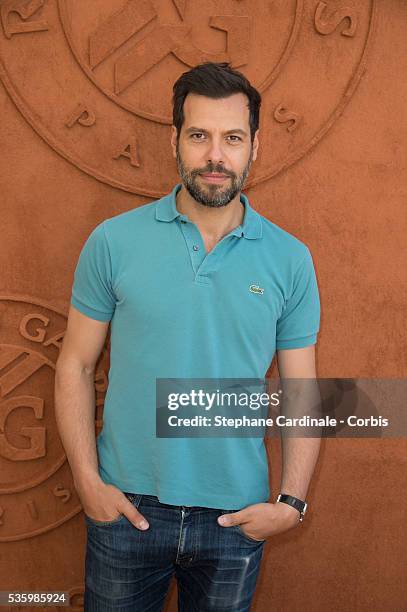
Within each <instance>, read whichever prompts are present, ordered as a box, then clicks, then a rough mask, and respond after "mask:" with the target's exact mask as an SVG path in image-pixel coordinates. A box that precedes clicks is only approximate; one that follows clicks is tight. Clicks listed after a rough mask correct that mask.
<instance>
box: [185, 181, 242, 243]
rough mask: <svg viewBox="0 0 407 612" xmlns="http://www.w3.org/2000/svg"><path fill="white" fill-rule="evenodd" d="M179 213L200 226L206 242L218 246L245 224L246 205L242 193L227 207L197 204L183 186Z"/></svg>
mask: <svg viewBox="0 0 407 612" xmlns="http://www.w3.org/2000/svg"><path fill="white" fill-rule="evenodd" d="M176 207H177V210H178V212H180V213H181V214H183V215H187V217H188V219H189V220H190V221H192V223H195V225H197V226H198V229H199V231H200V232H201V234H202V236H203V238H204V239H205V242H206V241H207V242H209V243H211V244H212V245H214V244H216V243H217V242H219V240H221V239H222V238H223V236H226V234H229V232H231V231H232V230H234V229H235V227H237V226H238V225H240V224H241V223H242V222H243V217H244V205H243V204H242V202H241V201H240V192H239V193H238V194H237V195H236V197H235V198H233V200H231V201H230V202H229V204H227V205H226V206H220V207H216V206H205V205H204V204H201V203H200V202H197V201H196V200H195V199H194V198H193V197H192V196H191V195H190V193H189V192H188V191H187V190H186V189H185V187H184V186H183V185H182V187H181V189H180V190H179V191H178V193H177V195H176Z"/></svg>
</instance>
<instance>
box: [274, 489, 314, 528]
mask: <svg viewBox="0 0 407 612" xmlns="http://www.w3.org/2000/svg"><path fill="white" fill-rule="evenodd" d="M277 501H278V502H283V503H285V504H288V505H289V506H292V507H293V508H295V509H296V510H298V512H299V513H300V518H299V520H300V522H301V523H302V521H303V520H304V515H305V513H306V511H307V507H308V504H307V502H305V501H302V500H301V499H298V498H297V497H294V496H293V495H286V494H285V493H280V494H279V495H278V497H277Z"/></svg>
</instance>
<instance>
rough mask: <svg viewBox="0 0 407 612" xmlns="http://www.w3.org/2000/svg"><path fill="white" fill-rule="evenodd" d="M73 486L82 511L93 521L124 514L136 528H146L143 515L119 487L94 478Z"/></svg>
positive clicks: (110, 519) (112, 518) (146, 523)
mask: <svg viewBox="0 0 407 612" xmlns="http://www.w3.org/2000/svg"><path fill="white" fill-rule="evenodd" d="M75 488H76V490H77V492H78V495H79V497H80V499H81V502H82V507H83V511H84V513H85V514H86V515H87V516H89V517H90V518H91V519H92V518H93V519H94V520H95V521H114V520H115V519H117V518H119V516H120V515H121V514H124V515H125V516H126V517H127V518H128V519H129V521H130V522H131V523H133V525H134V526H135V527H137V529H143V530H145V529H148V527H149V524H148V522H147V521H146V519H145V518H144V516H143V515H142V514H141V513H140V512H139V511H138V510H137V509H136V508H135V507H134V506H133V504H132V503H131V501H130V500H129V499H127V497H126V496H125V495H124V493H123V492H122V491H120V489H118V488H117V487H115V486H114V485H111V484H106V483H104V482H103V480H102V479H96V480H94V481H92V483H91V484H89V483H87V484H86V487H85V485H82V486H78V485H76V484H75Z"/></svg>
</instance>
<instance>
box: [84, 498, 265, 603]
mask: <svg viewBox="0 0 407 612" xmlns="http://www.w3.org/2000/svg"><path fill="white" fill-rule="evenodd" d="M124 494H125V495H126V497H127V498H128V499H129V500H130V501H131V502H132V503H133V505H134V506H135V507H136V508H138V509H139V511H140V512H141V514H143V515H144V516H145V517H146V519H147V520H148V522H149V525H150V526H149V528H148V529H147V530H145V531H142V530H140V529H138V528H137V527H135V526H134V525H133V524H132V523H131V522H130V521H129V520H128V519H127V517H126V516H124V515H123V514H122V515H120V516H119V517H118V518H116V519H114V520H113V521H107V522H100V521H96V520H95V519H92V518H90V517H89V516H87V515H85V522H86V526H87V545H86V560H85V597H84V604H85V607H84V610H85V612H110V611H111V610H115V611H116V612H118V611H120V612H130V611H132V612H159V611H161V610H163V606H164V601H165V598H166V594H167V592H168V589H169V586H170V581H171V578H172V576H173V575H175V577H176V580H177V586H178V609H179V611H180V612H206V611H208V612H209V611H216V612H248V611H249V610H250V603H251V600H252V598H253V595H254V591H255V588H256V580H257V575H258V572H259V569H260V561H261V558H262V554H263V549H264V543H265V540H254V539H252V538H251V537H249V536H247V535H246V534H245V533H244V532H243V531H242V529H241V528H240V527H239V526H237V525H234V526H232V527H221V525H219V524H218V522H217V518H218V516H220V515H221V514H226V513H231V512H235V510H228V509H222V508H221V509H215V508H205V507H201V506H173V505H169V504H163V503H161V502H160V501H159V500H158V497H155V496H153V495H142V494H137V493H127V492H124Z"/></svg>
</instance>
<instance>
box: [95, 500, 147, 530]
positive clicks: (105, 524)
mask: <svg viewBox="0 0 407 612" xmlns="http://www.w3.org/2000/svg"><path fill="white" fill-rule="evenodd" d="M123 493H124V495H125V496H126V497H127V499H128V500H129V501H131V503H132V504H133V506H135V507H136V508H138V506H139V505H140V502H141V498H142V497H143V495H142V494H141V493H128V492H126V491H123ZM84 514H85V520H86V521H87V522H88V524H90V525H95V526H96V527H110V526H111V525H116V524H117V523H120V522H121V521H122V520H123V519H124V518H126V515H125V514H122V513H120V514H119V515H118V516H117V517H116V518H114V519H112V520H110V521H98V520H97V519H94V518H92V517H91V516H88V515H87V514H86V513H84Z"/></svg>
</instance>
